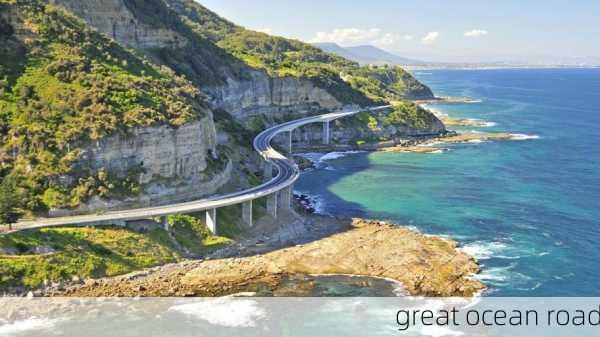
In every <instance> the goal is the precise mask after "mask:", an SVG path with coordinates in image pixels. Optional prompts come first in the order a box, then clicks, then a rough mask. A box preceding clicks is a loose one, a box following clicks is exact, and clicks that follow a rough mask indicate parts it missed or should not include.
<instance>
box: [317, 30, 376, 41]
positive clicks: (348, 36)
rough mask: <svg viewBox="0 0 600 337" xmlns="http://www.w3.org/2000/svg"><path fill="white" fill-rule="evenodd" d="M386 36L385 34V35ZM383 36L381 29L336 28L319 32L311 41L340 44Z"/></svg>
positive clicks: (372, 39)
mask: <svg viewBox="0 0 600 337" xmlns="http://www.w3.org/2000/svg"><path fill="white" fill-rule="evenodd" d="M384 37H385V36H384ZM379 38H381V29H379V28H370V29H360V28H336V29H334V30H333V31H331V32H318V33H317V35H316V36H315V37H314V38H313V39H311V40H310V41H309V42H311V43H318V42H335V43H339V44H346V43H360V42H372V41H374V40H377V39H379Z"/></svg>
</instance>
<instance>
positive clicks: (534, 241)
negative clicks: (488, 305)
mask: <svg viewBox="0 0 600 337" xmlns="http://www.w3.org/2000/svg"><path fill="white" fill-rule="evenodd" d="M416 75H417V77H418V78H419V79H420V80H422V81H423V82H424V83H426V84H428V85H429V86H431V88H432V89H433V90H434V92H435V93H436V94H437V95H438V96H468V97H472V98H476V99H479V100H481V102H480V103H475V104H454V105H452V104H440V105H434V106H432V108H433V109H436V110H439V111H440V112H442V113H447V114H448V115H450V116H452V117H463V118H477V119H482V120H485V121H488V122H493V123H495V125H494V126H492V127H487V128H479V129H477V128H457V129H459V130H461V131H464V130H465V129H468V130H475V131H486V132H487V131H508V132H511V133H518V134H524V135H529V136H532V137H528V138H529V139H527V140H520V141H508V142H484V143H470V144H460V145H452V146H446V147H449V149H450V150H449V151H447V152H444V153H439V154H401V153H369V154H367V153H358V154H351V155H347V156H344V157H342V158H338V159H333V160H328V161H326V164H325V165H321V167H320V168H319V169H317V170H314V171H311V172H307V173H305V174H303V176H302V178H301V179H300V182H299V183H298V184H297V187H296V189H297V190H298V191H300V192H303V193H307V194H310V195H312V196H315V197H316V198H317V199H318V200H320V203H319V204H320V205H319V208H320V211H322V212H324V213H329V214H334V215H345V216H363V217H370V218H378V219H387V220H389V221H393V222H397V223H401V224H407V225H411V226H414V227H415V228H417V229H418V230H420V231H422V232H423V233H428V234H436V235H448V236H449V237H452V238H454V239H456V240H458V241H459V242H460V243H461V245H462V246H463V249H465V251H467V252H469V253H471V254H473V255H475V256H476V257H477V258H478V259H479V261H480V262H481V264H482V266H483V272H482V274H481V275H479V276H478V277H479V278H480V279H481V280H482V281H484V282H485V283H486V284H487V285H488V286H490V288H491V290H490V291H489V292H488V295H493V296H600V287H598V281H599V280H600V248H599V247H600V244H599V243H600V129H599V128H600V69H596V70H564V69H561V70H485V71H427V72H418V73H417V74H416Z"/></svg>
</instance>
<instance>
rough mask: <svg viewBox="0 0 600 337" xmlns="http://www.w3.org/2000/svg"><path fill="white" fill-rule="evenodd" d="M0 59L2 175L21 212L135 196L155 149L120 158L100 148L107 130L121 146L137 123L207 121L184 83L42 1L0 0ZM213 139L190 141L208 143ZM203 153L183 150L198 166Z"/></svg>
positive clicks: (197, 124) (141, 126) (165, 125)
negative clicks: (11, 183)
mask: <svg viewBox="0 0 600 337" xmlns="http://www.w3.org/2000/svg"><path fill="white" fill-rule="evenodd" d="M0 60H1V61H0V85H1V87H0V113H1V115H0V117H1V118H0V129H1V130H2V133H1V137H2V140H1V144H2V146H1V148H0V162H1V167H2V171H1V176H2V177H3V178H4V177H6V176H10V177H13V178H14V179H15V180H17V185H18V190H19V192H20V199H22V200H23V203H22V207H23V208H24V209H25V210H26V211H28V212H46V211H48V210H50V209H52V208H74V207H78V206H80V205H81V204H82V203H85V202H87V201H88V200H91V199H92V198H95V197H99V198H105V199H121V198H128V197H135V196H138V195H140V194H141V193H142V192H143V190H144V187H145V186H144V185H145V184H148V183H150V182H151V180H152V179H153V178H152V176H151V175H152V174H154V172H153V170H154V168H153V166H152V165H153V163H154V161H155V160H156V158H155V157H150V156H146V157H144V156H143V154H141V153H139V154H137V157H138V159H135V156H133V157H131V156H130V157H128V158H129V159H126V158H124V157H123V154H122V153H120V152H118V151H117V152H114V151H113V150H114V149H110V148H103V146H104V145H105V142H104V141H105V140H106V139H108V138H109V137H110V139H112V140H113V141H112V142H111V144H112V145H113V146H119V144H118V143H119V142H120V141H122V142H125V141H126V139H127V138H129V137H130V136H131V135H133V134H135V133H136V132H137V131H136V130H138V131H139V130H147V131H146V134H149V133H150V134H151V133H152V130H158V129H159V128H160V130H162V131H161V132H166V133H168V134H170V136H169V137H176V136H177V134H178V132H179V131H178V130H186V129H187V128H190V127H191V128H199V129H203V128H206V127H207V128H208V129H207V130H210V129H211V128H212V129H213V130H214V126H213V125H212V112H211V111H210V109H209V108H208V106H207V105H206V103H205V102H204V99H203V97H202V95H201V93H200V92H199V91H198V89H197V88H195V87H194V86H193V85H191V83H190V82H188V81H187V80H185V79H183V78H181V77H178V76H176V75H175V74H174V73H173V72H172V71H170V70H169V69H167V68H161V67H158V66H155V65H152V64H151V63H149V62H148V61H146V60H144V59H143V58H140V57H139V56H136V55H135V54H133V53H131V52H130V51H128V50H126V49H124V48H123V47H121V46H120V45H118V44H116V43H115V42H114V41H111V40H109V39H107V38H105V37H104V36H102V35H101V34H98V33H97V32H95V31H93V30H91V29H89V28H88V27H87V26H86V25H85V24H84V23H83V22H82V21H80V20H79V19H77V18H75V17H73V16H71V15H70V14H69V13H67V12H65V11H64V10H63V9H62V8H60V7H57V6H54V5H47V4H45V3H44V2H42V1H16V2H13V1H8V0H1V1H0ZM149 128H150V129H149ZM151 128H156V129H151ZM169 130H171V131H169ZM150 136H151V135H150ZM169 137H166V138H163V141H165V140H166V141H167V142H168V139H169ZM213 139H214V131H213V135H210V134H204V135H198V139H197V141H198V143H202V144H204V146H207V147H208V148H214V145H213V144H211V143H214V141H213ZM133 150H135V149H133ZM111 151H112V152H111ZM119 151H121V150H119ZM205 156H206V153H201V154H199V156H197V157H192V158H190V159H192V160H196V161H198V163H199V164H200V163H202V165H200V168H201V167H205V168H206V167H207V165H208V164H207V158H205ZM100 158H104V159H102V160H100ZM95 159H98V160H97V161H96V160H95ZM132 159H133V162H132ZM165 159H167V160H169V159H173V158H165ZM106 160H109V162H110V163H112V164H114V165H118V167H115V169H112V168H111V166H110V165H107V164H108V163H107V162H106ZM135 161H137V163H136V162H135ZM140 162H141V163H142V164H141V165H140V164H139V163H140ZM144 162H145V164H144ZM102 163H104V164H102ZM145 174H146V178H145V179H143V177H144V175H145ZM166 175H167V174H163V176H166Z"/></svg>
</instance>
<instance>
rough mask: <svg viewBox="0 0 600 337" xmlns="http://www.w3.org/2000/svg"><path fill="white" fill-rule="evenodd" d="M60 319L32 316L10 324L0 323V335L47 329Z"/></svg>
mask: <svg viewBox="0 0 600 337" xmlns="http://www.w3.org/2000/svg"><path fill="white" fill-rule="evenodd" d="M58 321H59V320H58V319H47V318H36V317H31V318H28V319H24V320H21V321H15V322H13V323H10V324H4V325H0V336H10V335H14V334H18V333H23V332H27V331H31V330H41V329H44V330H47V329H50V328H52V327H53V326H54V325H55V324H56V323H57V322H58Z"/></svg>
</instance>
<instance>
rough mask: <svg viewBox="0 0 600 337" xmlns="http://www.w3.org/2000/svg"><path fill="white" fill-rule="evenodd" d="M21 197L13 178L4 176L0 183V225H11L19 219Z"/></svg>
mask: <svg viewBox="0 0 600 337" xmlns="http://www.w3.org/2000/svg"><path fill="white" fill-rule="evenodd" d="M20 204H21V197H20V196H19V193H18V191H17V182H16V181H15V179H14V177H12V176H10V175H9V176H6V177H4V179H2V183H0V224H5V225H8V226H9V228H11V225H12V224H13V223H15V222H17V220H19V218H20V217H21V215H22V213H21V210H20V209H19V206H20Z"/></svg>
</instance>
